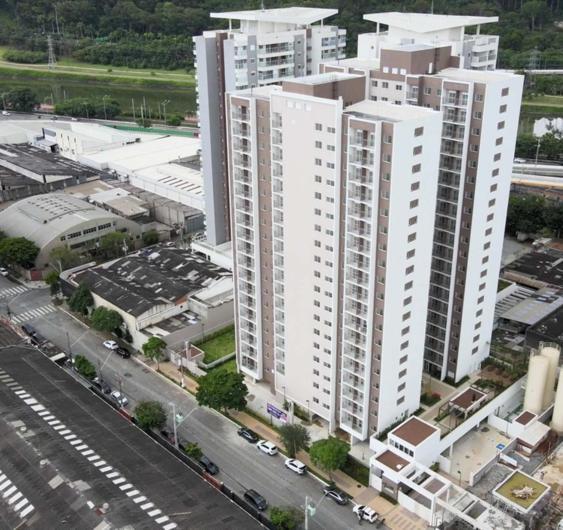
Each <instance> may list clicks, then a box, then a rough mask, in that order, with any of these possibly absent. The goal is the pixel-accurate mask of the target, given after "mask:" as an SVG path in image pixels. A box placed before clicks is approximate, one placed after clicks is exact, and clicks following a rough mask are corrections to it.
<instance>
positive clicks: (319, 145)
mask: <svg viewBox="0 0 563 530" xmlns="http://www.w3.org/2000/svg"><path fill="white" fill-rule="evenodd" d="M315 147H316V148H317V149H322V147H323V143H322V142H319V141H318V140H317V141H316V142H315Z"/></svg>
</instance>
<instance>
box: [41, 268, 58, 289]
mask: <svg viewBox="0 0 563 530" xmlns="http://www.w3.org/2000/svg"><path fill="white" fill-rule="evenodd" d="M43 279H44V280H45V283H46V284H47V285H48V286H49V287H50V289H51V294H56V293H57V291H58V290H59V273H58V272H57V271H54V270H50V271H49V272H48V273H47V274H45V276H44V278H43Z"/></svg>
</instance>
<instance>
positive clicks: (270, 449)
mask: <svg viewBox="0 0 563 530" xmlns="http://www.w3.org/2000/svg"><path fill="white" fill-rule="evenodd" d="M256 447H258V449H260V451H262V452H263V453H266V454H267V455H270V456H275V455H277V454H278V448H277V447H276V445H275V444H273V443H272V442H269V441H268V440H260V441H259V442H258V443H257V444H256Z"/></svg>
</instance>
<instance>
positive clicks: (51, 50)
mask: <svg viewBox="0 0 563 530" xmlns="http://www.w3.org/2000/svg"><path fill="white" fill-rule="evenodd" d="M47 49H48V52H49V65H48V66H49V70H52V69H53V68H55V66H57V59H56V58H55V47H54V45H53V37H52V36H51V35H47Z"/></svg>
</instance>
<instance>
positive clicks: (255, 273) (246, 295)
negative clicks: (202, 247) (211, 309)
mask: <svg viewBox="0 0 563 530" xmlns="http://www.w3.org/2000/svg"><path fill="white" fill-rule="evenodd" d="M365 84H366V79H365V77H364V76H363V75H356V74H349V73H330V74H320V75H316V76H308V77H302V78H298V79H294V80H291V81H286V82H284V83H283V85H282V87H278V86H270V87H261V88H257V89H254V90H248V89H247V90H242V91H236V92H232V93H229V94H227V139H228V142H227V143H228V146H229V149H228V151H229V166H230V167H229V174H230V175H231V183H230V187H231V191H232V201H231V206H232V229H233V243H234V244H233V253H234V271H235V276H236V324H237V326H236V327H237V360H238V364H239V366H240V369H241V371H242V372H243V373H245V374H246V375H248V376H250V377H252V378H253V379H255V380H264V381H266V382H268V383H269V384H270V385H271V388H272V390H274V391H276V392H278V393H279V394H280V395H283V396H284V397H285V398H286V399H288V400H290V401H292V402H295V403H297V404H298V405H299V406H301V407H302V408H303V409H308V410H309V411H310V413H312V414H315V415H317V416H318V417H320V418H323V419H324V420H325V421H326V422H327V424H328V425H329V428H330V429H331V430H334V429H336V428H339V429H342V430H344V431H346V432H347V433H349V434H350V436H351V439H353V440H363V439H366V438H367V437H368V436H369V434H370V433H372V432H374V431H379V430H382V429H384V428H385V427H387V426H388V425H390V424H391V423H393V422H394V421H396V420H397V419H400V418H401V417H403V416H405V415H407V414H408V413H409V412H412V411H413V410H415V409H417V408H418V406H419V398H420V382H421V377H422V369H423V344H424V335H425V326H426V313H427V304H428V290H429V281H430V277H429V274H428V271H429V269H430V263H431V254H432V230H430V229H429V227H431V226H432V225H433V223H434V214H435V204H436V193H437V184H438V163H439V152H440V136H441V130H442V116H441V113H439V112H436V111H434V110H432V109H426V108H422V107H420V108H411V107H401V106H397V105H392V104H390V103H384V102H373V101H366V100H365Z"/></svg>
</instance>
